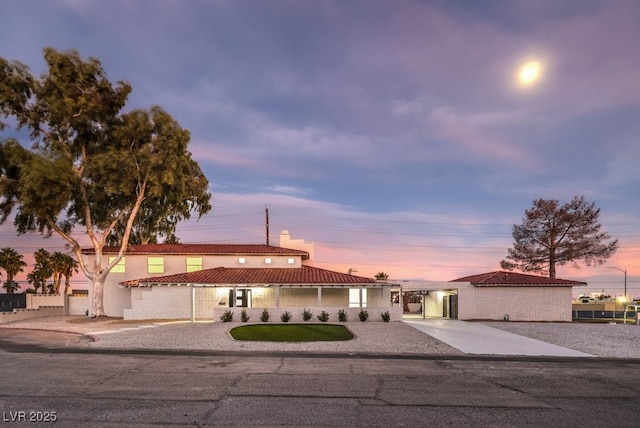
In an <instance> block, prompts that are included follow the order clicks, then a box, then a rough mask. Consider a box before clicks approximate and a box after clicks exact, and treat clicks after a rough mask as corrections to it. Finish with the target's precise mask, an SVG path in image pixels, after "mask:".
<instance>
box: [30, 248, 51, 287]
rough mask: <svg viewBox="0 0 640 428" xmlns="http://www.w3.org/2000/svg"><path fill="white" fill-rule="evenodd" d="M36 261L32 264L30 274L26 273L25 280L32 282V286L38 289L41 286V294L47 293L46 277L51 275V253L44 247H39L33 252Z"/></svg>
mask: <svg viewBox="0 0 640 428" xmlns="http://www.w3.org/2000/svg"><path fill="white" fill-rule="evenodd" d="M33 257H34V258H35V259H36V263H35V265H34V266H33V272H31V275H27V281H29V282H30V283H32V284H33V288H35V289H36V292H37V291H38V288H42V294H47V279H49V278H51V276H52V275H53V265H52V263H51V254H50V253H49V252H48V251H47V250H45V249H44V248H40V249H39V250H38V251H36V252H35V253H33Z"/></svg>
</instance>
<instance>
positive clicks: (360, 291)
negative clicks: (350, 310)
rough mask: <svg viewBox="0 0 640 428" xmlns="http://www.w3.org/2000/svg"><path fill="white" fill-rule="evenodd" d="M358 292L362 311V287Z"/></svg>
mask: <svg viewBox="0 0 640 428" xmlns="http://www.w3.org/2000/svg"><path fill="white" fill-rule="evenodd" d="M358 292H359V293H360V299H359V300H360V309H362V287H360V289H359V290H358Z"/></svg>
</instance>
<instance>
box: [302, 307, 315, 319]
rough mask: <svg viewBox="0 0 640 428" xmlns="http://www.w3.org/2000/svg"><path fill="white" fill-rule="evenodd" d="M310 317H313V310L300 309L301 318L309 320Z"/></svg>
mask: <svg viewBox="0 0 640 428" xmlns="http://www.w3.org/2000/svg"><path fill="white" fill-rule="evenodd" d="M311 318H313V312H311V310H310V309H305V310H304V311H302V319H303V320H305V321H309V320H310V319H311Z"/></svg>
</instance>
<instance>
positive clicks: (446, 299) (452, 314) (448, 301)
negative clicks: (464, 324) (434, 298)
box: [442, 294, 458, 320]
mask: <svg viewBox="0 0 640 428" xmlns="http://www.w3.org/2000/svg"><path fill="white" fill-rule="evenodd" d="M442 317H443V318H449V319H452V320H457V319H458V295H457V294H445V295H444V296H443V297H442Z"/></svg>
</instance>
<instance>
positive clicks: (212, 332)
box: [0, 317, 640, 358]
mask: <svg viewBox="0 0 640 428" xmlns="http://www.w3.org/2000/svg"><path fill="white" fill-rule="evenodd" d="M83 318H84V317H45V318H37V319H32V320H25V321H17V322H12V323H7V324H0V328H26V329H37V330H58V331H65V332H71V333H79V334H85V335H90V336H91V337H93V338H95V342H93V343H90V344H89V346H91V347H96V348H132V349H133V348H138V349H195V350H207V349H211V350H221V351H238V350H251V351H292V352H295V351H310V352H339V353H345V352H347V353H386V354H423V355H424V354H433V355H436V354H437V355H447V354H448V355H462V354H463V353H462V352H461V351H459V350H457V349H455V348H453V347H451V346H449V345H447V344H446V343H443V342H441V341H439V340H437V339H435V338H433V337H431V336H428V335H427V334H425V333H422V332H420V331H418V330H416V329H414V328H413V327H411V326H409V325H408V324H405V323H402V322H392V323H382V322H366V323H362V322H348V323H346V325H347V327H348V328H349V329H351V331H352V332H353V333H354V334H355V336H356V338H355V339H353V340H350V341H344V342H312V343H271V342H240V341H236V340H233V339H232V338H231V337H230V335H229V330H230V329H231V328H233V327H236V326H239V325H241V324H238V323H220V322H216V323H212V322H197V323H195V324H191V323H189V322H181V321H179V322H164V320H156V321H138V322H132V321H122V320H113V319H111V320H109V319H107V320H96V321H92V320H86V319H83ZM482 324H484V325H487V326H490V327H493V328H497V329H501V330H506V331H509V332H511V333H516V334H520V335H523V336H527V337H531V338H533V339H538V340H541V341H544V342H548V343H552V344H555V345H559V346H563V347H566V348H571V349H574V350H577V351H581V352H586V353H588V354H592V355H595V356H598V357H614V358H640V326H638V325H623V324H587V323H539V322H482Z"/></svg>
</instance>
